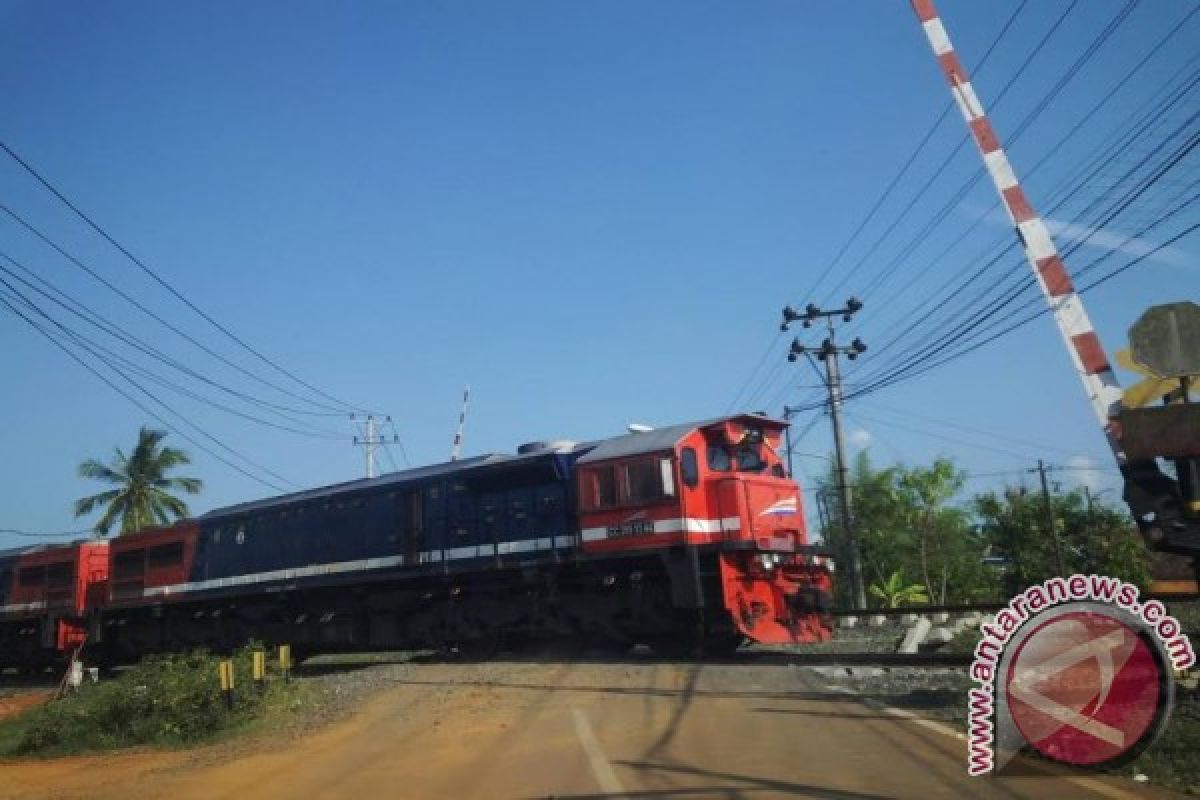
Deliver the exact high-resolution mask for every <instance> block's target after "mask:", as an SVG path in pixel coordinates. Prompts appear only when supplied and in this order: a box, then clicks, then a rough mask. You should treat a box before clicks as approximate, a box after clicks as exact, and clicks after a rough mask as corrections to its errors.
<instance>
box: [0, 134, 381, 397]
mask: <svg viewBox="0 0 1200 800" xmlns="http://www.w3.org/2000/svg"><path fill="white" fill-rule="evenodd" d="M0 148H2V149H3V150H4V152H5V153H7V154H8V155H9V156H10V157H11V158H12V159H13V160H14V161H16V162H17V163H18V164H20V165H21V167H23V168H24V169H25V171H26V172H28V173H29V174H30V175H32V176H33V177H34V178H35V179H36V180H37V181H38V182H39V183H40V184H41V185H42V186H44V187H45V188H46V189H47V190H49V191H50V193H51V194H53V195H54V196H55V197H57V198H58V199H59V201H61V202H62V203H63V204H64V205H65V206H66V207H67V208H69V209H71V211H73V212H74V213H75V215H76V216H78V217H79V218H80V219H82V220H83V221H84V222H85V223H87V225H88V226H89V227H90V228H91V229H92V230H94V231H95V232H96V233H98V234H100V236H102V237H103V238H104V239H105V241H107V242H108V243H109V244H111V245H112V246H113V247H115V248H116V249H117V250H119V251H120V252H121V253H122V254H123V255H124V256H125V257H126V258H128V259H129V260H130V261H131V262H133V263H134V264H135V265H137V266H138V267H139V268H140V269H141V270H142V271H143V272H145V273H146V274H147V275H149V276H150V277H151V278H153V279H154V281H155V282H156V283H157V284H158V285H159V286H161V287H163V288H164V289H166V290H167V291H168V292H170V293H171V295H173V296H174V297H175V298H176V299H177V300H179V301H180V302H181V303H183V304H184V305H186V306H187V307H188V308H190V309H191V310H192V311H194V312H195V313H196V314H197V315H199V316H200V317H201V318H202V319H204V320H205V321H206V322H208V323H209V324H210V325H212V326H213V327H214V328H216V329H217V330H219V331H220V332H221V333H223V334H225V336H227V337H229V338H230V339H231V340H233V341H234V342H235V343H236V344H238V345H239V346H240V347H242V348H243V349H244V350H246V351H247V352H249V353H250V354H252V355H253V356H255V357H256V358H258V359H259V360H260V361H262V362H263V363H264V364H267V365H268V366H270V367H271V368H273V369H274V370H275V371H277V372H279V373H280V374H281V375H285V376H287V377H288V378H291V379H292V380H293V381H295V382H296V383H298V384H300V385H301V386H303V387H305V388H306V389H308V390H310V391H312V392H315V393H316V394H318V395H320V396H321V397H324V398H325V399H326V400H330V401H332V402H334V403H337V404H338V405H339V406H343V407H344V408H346V409H347V410H363V409H358V408H357V407H356V406H354V405H352V404H350V403H347V402H346V401H344V400H339V399H338V398H337V397H334V396H333V395H331V394H329V393H327V392H325V391H322V390H321V389H319V388H317V387H316V386H313V385H312V384H311V383H308V382H307V381H305V380H303V379H302V378H299V377H297V376H296V375H295V374H294V373H292V372H291V371H289V370H287V369H285V368H284V367H282V366H280V365H279V364H278V363H276V362H275V361H273V360H271V359H270V358H268V357H267V356H265V355H263V354H262V352H260V351H259V350H257V349H255V348H254V347H251V346H250V345H249V344H247V343H246V341H245V340H243V339H242V338H241V337H239V336H238V335H237V334H235V333H234V332H233V331H231V330H230V329H229V328H227V327H225V326H224V325H222V324H221V323H219V322H217V321H216V320H215V319H213V318H212V317H211V316H209V315H208V314H207V313H206V312H205V311H203V310H202V309H201V308H200V307H199V306H197V305H196V304H195V303H193V302H192V301H191V300H189V299H188V298H187V297H185V296H184V295H183V294H182V293H181V292H180V291H179V290H177V289H176V288H175V287H174V286H172V285H171V284H170V283H168V282H167V281H166V280H165V279H164V278H163V277H162V276H161V275H159V274H158V273H157V272H155V271H154V270H153V269H151V268H150V267H149V266H148V265H147V264H146V263H145V262H144V261H142V260H141V259H140V258H138V257H137V256H135V255H134V254H133V253H131V252H130V251H129V250H128V249H126V247H125V246H124V245H122V244H121V243H120V242H118V241H117V240H116V239H115V238H113V237H112V235H110V234H109V233H108V231H106V230H105V229H104V228H102V227H100V225H99V224H97V223H96V222H95V221H94V220H93V219H92V218H91V217H89V216H88V215H87V214H85V213H84V212H83V211H82V210H81V209H80V208H79V207H78V206H77V205H75V204H74V203H73V202H71V201H70V200H69V199H67V197H66V196H65V195H64V194H63V193H62V192H61V191H59V190H58V188H56V187H55V186H54V185H53V184H51V183H50V181H49V180H47V179H46V178H45V177H44V176H43V175H42V174H41V173H40V172H38V171H37V170H36V169H34V168H33V166H32V165H30V164H29V162H28V161H26V160H25V159H23V158H21V156H19V155H17V153H16V152H14V151H13V149H12V148H11V147H9V146H8V144H7V143H5V142H3V141H0Z"/></svg>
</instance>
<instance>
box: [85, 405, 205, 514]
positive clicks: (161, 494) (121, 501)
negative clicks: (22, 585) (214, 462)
mask: <svg viewBox="0 0 1200 800" xmlns="http://www.w3.org/2000/svg"><path fill="white" fill-rule="evenodd" d="M166 436H167V432H166V431H157V430H153V429H151V428H147V427H144V426H143V427H142V429H141V430H140V431H138V441H137V446H136V447H134V448H133V455H132V456H129V457H126V455H125V453H124V452H122V450H121V448H119V447H118V448H116V455H115V457H114V458H113V460H112V463H111V464H108V465H105V464H102V463H100V462H99V461H97V460H96V459H94V458H89V459H88V460H87V461H84V462H83V463H82V464H80V465H79V477H81V478H92V479H95V480H98V481H103V482H105V483H110V484H114V485H115V487H116V488H113V489H109V490H108V491H104V492H100V493H99V494H94V495H91V496H90V497H82V498H80V499H79V500H76V501H75V516H76V517H82V516H83V515H85V514H90V513H91V512H92V510H93V509H95V508H96V507H98V506H103V507H104V513H103V514H102V515H101V517H100V520H99V521H98V522H97V523H96V532H97V533H99V534H100V535H101V536H105V535H107V534H108V530H109V528H111V527H112V526H113V523H114V522H116V521H117V519H120V521H121V532H120V535H124V534H126V533H134V532H136V531H139V530H141V529H142V528H146V527H150V526H152V525H156V524H158V525H166V524H167V523H169V522H171V521H172V520H173V519H181V518H183V517H186V516H188V507H187V503H185V502H183V501H182V500H180V499H179V498H178V497H176V496H175V495H173V494H171V490H180V491H183V492H186V493H188V494H197V493H199V491H200V490H201V489H202V488H203V486H204V484H203V482H201V481H200V480H199V479H198V478H177V477H176V478H169V477H167V473H168V472H169V471H170V470H171V469H173V468H174V467H178V466H180V465H183V464H190V463H191V461H192V459H191V458H190V457H189V456H188V454H187V453H185V452H184V451H182V450H178V449H176V448H174V447H162V446H161V444H162V440H163V439H164V438H166Z"/></svg>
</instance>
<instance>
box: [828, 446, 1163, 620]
mask: <svg viewBox="0 0 1200 800" xmlns="http://www.w3.org/2000/svg"><path fill="white" fill-rule="evenodd" d="M852 466H853V468H852V469H851V470H850V475H849V482H850V484H851V485H852V486H853V489H854V519H855V523H856V525H857V534H858V540H859V547H860V549H861V552H862V565H863V578H864V581H865V582H866V584H867V590H868V598H869V601H870V602H871V604H872V605H875V606H882V607H885V608H887V607H896V606H902V605H918V604H923V603H931V604H933V605H952V604H970V603H974V602H988V601H997V600H1006V599H1007V598H1009V597H1012V596H1013V595H1014V594H1016V593H1017V592H1019V591H1021V590H1022V589H1024V588H1025V587H1027V586H1030V585H1032V584H1035V583H1040V582H1041V581H1043V580H1045V579H1047V578H1049V577H1052V576H1054V575H1058V574H1060V568H1059V554H1060V553H1061V559H1062V568H1063V570H1062V574H1067V575H1070V574H1071V573H1073V572H1085V573H1099V574H1102V575H1110V576H1112V577H1115V578H1121V579H1122V580H1126V581H1129V582H1131V583H1133V584H1136V585H1138V586H1141V587H1143V588H1145V587H1146V585H1147V583H1148V581H1149V575H1148V563H1149V555H1148V552H1147V550H1146V548H1145V546H1144V545H1143V544H1142V540H1141V537H1140V536H1139V535H1138V534H1137V531H1136V529H1135V527H1134V525H1133V520H1132V519H1130V517H1129V514H1128V513H1127V512H1126V511H1125V510H1124V509H1123V508H1118V507H1116V506H1113V505H1109V504H1106V503H1104V502H1101V501H1100V500H1098V499H1096V498H1089V497H1088V496H1087V495H1086V494H1085V493H1084V492H1083V491H1082V490H1078V489H1076V490H1070V491H1064V490H1063V489H1062V487H1060V486H1058V485H1051V487H1050V509H1051V515H1050V516H1052V517H1053V519H1054V525H1055V533H1056V534H1057V539H1058V542H1059V545H1060V547H1059V548H1057V549H1056V547H1055V537H1054V536H1051V535H1050V532H1049V530H1048V527H1047V514H1046V506H1045V501H1044V500H1043V498H1042V495H1041V492H1040V491H1039V492H1030V491H1028V490H1027V489H1026V488H1024V487H1021V486H1009V487H1007V488H1005V489H1004V490H1003V491H1000V492H984V493H980V494H974V495H971V494H967V493H966V492H965V489H966V487H967V478H968V475H967V474H966V473H965V472H964V471H963V470H961V469H959V468H958V467H957V466H956V465H955V463H954V462H953V461H952V460H950V459H946V458H939V459H937V460H935V461H934V462H933V463H932V464H929V465H906V464H893V465H891V466H888V467H883V468H879V467H876V466H875V464H873V463H872V462H871V460H870V458H869V456H868V455H867V453H866V452H865V451H864V452H862V453H859V455H858V457H857V459H856V460H855V462H854V464H853V465H852ZM835 486H836V478H835V476H834V473H833V471H832V470H830V472H829V473H828V474H827V475H825V476H824V477H823V478H822V480H821V481H820V482H819V484H818V487H817V497H816V503H817V511H818V512H819V515H820V517H821V519H822V521H823V526H822V527H823V531H824V535H825V541H826V542H827V543H829V545H830V546H831V547H832V548H833V551H834V554H835V559H837V560H839V561H842V562H843V563H845V561H846V553H847V547H846V535H845V531H843V530H842V527H841V525H840V524H839V523H838V520H840V519H841V511H840V508H839V505H838V502H839V500H838V492H837V491H836V489H835ZM835 586H836V591H837V593H838V598H837V600H838V604H839V605H840V606H841V607H843V608H848V607H851V606H852V605H853V603H852V601H851V597H850V596H849V591H850V587H849V585H848V582H847V581H836V582H835Z"/></svg>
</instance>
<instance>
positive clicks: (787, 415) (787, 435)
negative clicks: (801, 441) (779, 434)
mask: <svg viewBox="0 0 1200 800" xmlns="http://www.w3.org/2000/svg"><path fill="white" fill-rule="evenodd" d="M799 411H800V409H799V408H793V407H792V406H789V405H785V406H784V407H783V418H784V419H785V420H787V421H788V422H791V421H792V417H794V416H795V415H796V414H797V413H798V412H799ZM783 446H784V447H785V448H787V469H788V476H789V477H793V478H794V477H795V476H796V473H795V471H794V470H793V469H792V426H791V425H788V426H787V427H786V428H784V429H783Z"/></svg>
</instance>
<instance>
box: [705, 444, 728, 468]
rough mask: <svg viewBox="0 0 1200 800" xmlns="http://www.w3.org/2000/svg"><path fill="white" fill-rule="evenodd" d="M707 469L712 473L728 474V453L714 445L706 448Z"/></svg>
mask: <svg viewBox="0 0 1200 800" xmlns="http://www.w3.org/2000/svg"><path fill="white" fill-rule="evenodd" d="M708 468H709V469H711V470H712V471H713V472H729V451H728V450H726V449H725V448H724V447H717V446H716V445H711V444H710V445H709V446H708Z"/></svg>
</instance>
